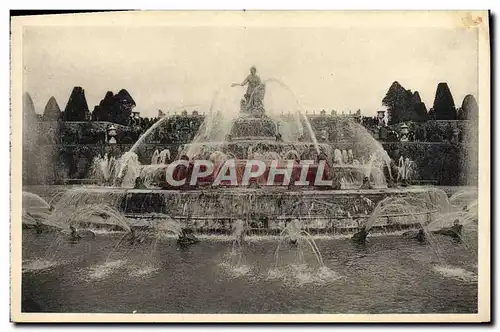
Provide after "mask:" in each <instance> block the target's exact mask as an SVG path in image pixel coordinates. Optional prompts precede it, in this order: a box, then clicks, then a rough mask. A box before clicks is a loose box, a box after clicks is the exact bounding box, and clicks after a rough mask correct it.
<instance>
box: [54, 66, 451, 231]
mask: <svg viewBox="0 0 500 332" xmlns="http://www.w3.org/2000/svg"><path fill="white" fill-rule="evenodd" d="M247 83H248V85H249V87H248V90H247V93H246V94H245V97H244V98H243V99H241V101H240V104H239V105H238V104H231V103H225V104H224V103H221V102H220V98H219V97H220V96H221V95H224V91H222V92H221V91H219V92H218V93H217V94H216V98H215V99H214V102H213V103H212V105H211V108H210V111H209V113H208V115H207V116H206V118H205V122H204V123H203V124H202V126H201V127H200V129H199V132H198V134H197V135H196V137H195V138H194V140H193V142H191V143H190V144H186V145H184V146H182V147H181V148H180V149H179V151H178V155H177V160H180V159H183V160H186V161H188V162H189V166H188V167H187V171H185V172H184V173H182V172H181V173H182V174H184V175H186V174H188V175H189V174H191V173H190V172H192V169H193V165H194V163H195V162H196V161H197V160H210V161H212V162H214V164H215V167H214V172H213V173H212V174H210V175H208V176H206V177H204V178H200V179H197V181H195V183H189V181H187V182H186V184H185V185H183V186H181V187H172V186H170V185H169V184H168V183H167V182H166V181H165V173H166V172H167V170H168V167H169V165H170V163H168V162H167V160H168V159H170V151H168V152H164V153H163V154H161V153H160V152H155V155H154V156H153V157H151V156H149V157H147V158H142V160H152V164H151V165H142V164H141V163H140V162H139V160H140V159H141V158H139V156H141V153H142V152H141V145H142V144H143V143H144V142H146V141H147V140H148V136H150V135H151V134H152V133H153V132H154V131H155V130H162V123H164V122H165V121H168V118H163V119H161V120H160V121H159V122H157V123H156V124H155V125H154V126H153V127H151V128H150V130H148V131H147V132H146V133H145V134H144V135H143V136H142V137H141V138H140V139H139V140H138V142H137V143H136V144H135V145H134V147H133V148H132V149H131V150H130V151H129V152H127V153H125V155H124V156H122V157H121V158H118V159H117V160H113V159H112V158H109V159H108V158H107V157H106V160H105V162H104V161H103V160H97V161H96V165H97V166H96V167H95V170H97V171H99V169H103V171H102V173H103V174H102V175H101V178H103V179H106V183H113V185H112V186H106V187H105V186H85V187H80V188H76V189H70V190H68V191H67V192H66V193H65V194H64V195H63V196H62V198H61V199H60V200H59V201H58V203H56V204H55V207H56V212H57V213H55V214H54V215H55V217H53V218H56V219H57V218H58V217H57V216H61V218H63V219H64V220H72V215H73V213H72V211H75V206H76V207H78V209H77V210H81V209H83V210H85V206H91V207H93V208H94V209H95V207H96V206H107V207H108V208H107V209H108V210H109V209H110V208H111V209H113V211H115V212H119V213H121V214H123V215H125V216H126V217H127V219H128V220H130V223H131V227H134V226H146V227H147V226H151V227H154V226H155V225H156V223H157V221H158V220H165V218H167V217H168V218H173V219H175V220H177V221H179V222H181V223H184V224H188V225H189V226H190V227H192V228H194V229H196V230H197V231H199V232H209V233H212V232H216V233H223V234H226V233H230V231H231V228H232V223H233V221H234V220H237V219H243V220H246V224H248V225H249V227H250V228H251V231H250V233H259V234H279V233H280V231H281V229H283V227H282V226H283V225H285V224H287V223H288V222H289V221H290V220H292V219H294V220H295V219H298V220H300V222H301V224H302V225H304V228H305V229H307V230H308V232H309V233H311V234H314V233H318V232H322V233H332V234H334V233H350V232H356V231H357V230H358V229H359V228H360V227H361V226H363V225H366V223H367V221H369V222H370V228H371V229H377V227H379V228H380V227H382V228H388V229H390V228H393V229H399V228H407V227H411V226H414V225H416V224H417V223H428V222H429V221H430V220H431V219H432V218H433V213H434V212H435V210H436V206H437V204H438V203H439V202H438V200H439V197H440V196H442V195H441V193H439V192H438V191H436V190H435V189H433V188H429V187H405V188H404V189H398V188H387V185H386V177H392V175H391V173H390V167H388V161H389V158H388V156H387V154H386V153H385V151H384V149H383V148H382V146H381V145H380V144H379V143H378V142H377V141H376V140H375V139H374V138H373V137H372V136H371V135H370V134H369V133H368V132H367V131H366V129H364V128H363V127H362V126H361V125H359V124H358V123H355V122H354V121H351V120H345V119H343V120H340V119H339V126H337V129H338V130H339V132H338V133H336V135H335V136H336V137H337V139H336V141H334V142H332V143H331V144H320V143H318V142H317V140H316V138H315V135H314V132H313V130H312V128H311V125H310V123H309V122H308V120H307V118H306V116H305V114H304V113H303V112H302V110H301V108H300V106H299V104H298V102H296V99H295V97H294V96H293V94H291V93H290V92H289V89H288V87H286V85H284V84H283V83H281V82H280V81H278V80H276V79H269V80H266V81H263V82H261V81H260V79H259V78H258V76H257V75H255V72H253V73H252V74H251V75H249V77H248V78H247V79H246V80H245V81H244V82H243V84H242V85H245V84H247ZM235 85H240V84H235ZM233 91H234V89H233ZM275 92H277V94H279V92H285V94H288V95H287V97H286V98H285V99H284V102H283V103H282V104H284V106H283V107H287V108H288V111H290V109H292V110H293V113H291V114H292V115H290V113H289V114H287V115H283V114H284V112H285V111H286V110H285V109H279V107H280V106H279V104H280V103H279V102H277V99H276V98H274V99H273V94H274V93H275ZM217 96H218V97H217ZM217 98H219V99H217ZM290 101H292V104H293V105H292V106H290ZM267 102H269V103H270V104H271V105H272V106H271V111H268V110H266V109H265V107H264V105H265V103H267ZM287 103H288V104H287ZM276 105H277V106H276ZM238 106H239V112H234V111H233V112H231V111H230V110H228V109H224V108H229V107H231V109H238ZM292 107H293V108H292ZM160 154H161V158H160ZM248 160H260V161H262V162H263V163H264V164H265V171H264V172H263V174H261V175H260V176H257V177H255V178H254V179H252V181H250V184H249V185H241V179H242V173H244V170H245V167H246V165H247V161H248ZM303 160H312V164H311V165H309V166H308V167H309V170H308V171H307V172H305V173H306V175H307V176H306V177H305V179H306V180H307V181H308V182H309V184H307V185H294V180H297V179H298V177H299V174H300V173H301V171H302V169H303V167H304V164H303V163H301V161H303ZM226 161H231V162H234V165H235V167H236V170H237V177H238V183H239V185H237V186H234V185H232V186H229V185H227V183H224V182H222V183H220V184H218V185H214V177H215V174H216V173H217V171H219V170H220V169H221V167H222V166H223V165H224V164H225V162H226ZM288 162H290V163H291V165H293V166H292V172H291V174H290V176H291V180H290V181H286V177H285V176H284V175H277V176H276V177H275V181H268V175H269V171H270V170H271V166H272V165H275V166H276V165H281V166H283V165H288V164H287V163H288ZM325 162H326V164H325ZM322 163H323V164H322ZM321 165H323V166H322V167H320V166H321ZM384 169H385V170H386V171H385V172H384ZM320 172H321V173H320ZM318 173H320V174H319V175H318ZM176 174H177V176H179V174H180V173H179V172H177V173H176ZM317 176H319V177H320V178H321V179H322V180H325V181H327V182H328V181H329V183H328V184H326V185H325V184H322V185H318V184H317V182H316V183H315V182H314V180H315V179H317ZM110 179H111V180H110ZM188 179H189V178H188ZM387 197H394V198H398V202H399V203H398V204H399V205H397V206H402V205H408V206H413V207H414V208H413V209H412V211H404V209H403V210H401V209H399V211H392V212H391V213H389V214H378V215H377V216H373V215H372V212H373V211H374V210H375V211H377V209H376V206H377V204H378V203H379V202H381V201H383V200H384V199H387ZM402 201H404V204H402V203H401V202H402ZM400 203H401V204H400ZM395 206H396V205H395ZM397 206H396V207H397ZM415 207H418V211H415ZM379 210H380V209H379ZM386 210H387V209H385V210H384V211H386ZM396 210H397V209H396ZM387 211H388V210H387ZM108 212H109V211H108ZM113 213H114V212H113ZM104 214H105V215H106V213H104ZM108 214H109V213H108ZM409 215H411V216H412V217H411V218H410V217H409ZM62 216H64V217H62ZM103 218H104V219H109V217H106V216H103ZM53 223H57V221H53ZM59 223H61V222H59Z"/></svg>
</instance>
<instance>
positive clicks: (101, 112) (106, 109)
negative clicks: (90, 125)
mask: <svg viewBox="0 0 500 332" xmlns="http://www.w3.org/2000/svg"><path fill="white" fill-rule="evenodd" d="M134 107H135V101H134V99H133V98H132V96H130V94H129V93H128V91H127V90H125V89H122V90H120V91H119V92H118V93H117V94H116V95H115V94H113V92H112V91H108V92H107V93H106V95H105V96H104V99H102V100H101V102H100V103H99V105H98V106H95V108H94V111H93V112H92V120H94V121H109V122H114V123H119V124H122V125H128V124H129V121H130V116H131V115H132V109H133V108H134Z"/></svg>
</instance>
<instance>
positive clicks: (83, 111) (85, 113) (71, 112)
mask: <svg viewBox="0 0 500 332" xmlns="http://www.w3.org/2000/svg"><path fill="white" fill-rule="evenodd" d="M63 118H64V121H88V120H90V111H89V107H88V105H87V99H85V91H84V90H83V88H82V87H79V86H75V87H74V88H73V91H72V92H71V95H70V96H69V100H68V103H67V104H66V108H65V109H64V115H63Z"/></svg>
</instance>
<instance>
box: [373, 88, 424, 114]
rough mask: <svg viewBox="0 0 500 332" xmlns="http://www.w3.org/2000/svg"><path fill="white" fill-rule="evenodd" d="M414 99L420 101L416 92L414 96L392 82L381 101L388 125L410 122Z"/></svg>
mask: <svg viewBox="0 0 500 332" xmlns="http://www.w3.org/2000/svg"><path fill="white" fill-rule="evenodd" d="M415 98H417V100H419V99H420V96H419V95H418V92H417V94H416V95H415V94H413V93H412V92H411V91H410V90H406V89H405V88H404V87H403V86H402V85H401V84H399V82H397V81H395V82H393V83H392V85H391V87H390V88H389V90H388V91H387V94H386V95H385V97H384V99H383V100H382V105H384V106H386V107H387V116H388V119H389V124H395V123H400V122H402V121H408V120H411V119H412V117H413V115H412V112H413V105H414V104H415V101H414V100H415Z"/></svg>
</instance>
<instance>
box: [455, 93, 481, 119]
mask: <svg viewBox="0 0 500 332" xmlns="http://www.w3.org/2000/svg"><path fill="white" fill-rule="evenodd" d="M478 113H479V108H478V106H477V102H476V98H474V96H473V95H467V96H465V98H464V100H463V102H462V107H460V109H459V112H458V115H457V118H458V120H472V119H476V118H477V116H478Z"/></svg>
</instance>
